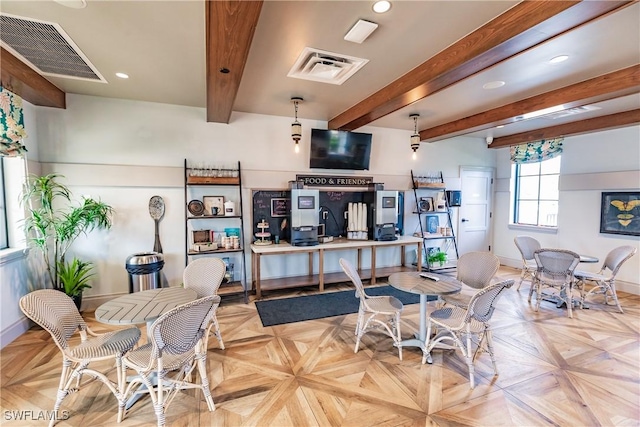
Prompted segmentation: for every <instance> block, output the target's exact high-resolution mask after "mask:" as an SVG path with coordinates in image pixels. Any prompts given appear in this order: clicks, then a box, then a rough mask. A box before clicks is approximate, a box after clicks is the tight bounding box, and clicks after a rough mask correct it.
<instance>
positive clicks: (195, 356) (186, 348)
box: [118, 295, 220, 427]
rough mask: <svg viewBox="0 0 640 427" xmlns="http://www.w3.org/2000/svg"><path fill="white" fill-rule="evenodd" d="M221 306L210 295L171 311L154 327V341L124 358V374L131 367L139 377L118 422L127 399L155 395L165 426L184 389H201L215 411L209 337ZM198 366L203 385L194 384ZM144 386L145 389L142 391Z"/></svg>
mask: <svg viewBox="0 0 640 427" xmlns="http://www.w3.org/2000/svg"><path fill="white" fill-rule="evenodd" d="M219 304H220V296H218V295H209V296H206V297H204V298H200V299H197V300H195V301H191V302H188V303H186V304H183V305H180V306H178V307H176V308H174V309H171V310H169V311H167V312H166V313H165V314H163V315H162V316H160V317H159V318H158V319H157V320H156V321H155V322H153V324H152V325H151V327H150V329H149V337H150V342H148V343H147V344H145V345H142V346H140V347H138V348H136V349H134V350H132V351H130V352H129V353H128V354H127V355H125V357H123V359H122V367H121V371H122V372H121V375H122V376H125V374H126V370H127V368H131V369H133V370H134V371H136V373H137V374H138V376H136V377H133V379H132V380H131V381H130V382H129V384H128V386H127V388H126V390H124V394H123V397H124V399H123V400H122V402H121V403H120V405H119V408H118V422H121V421H122V420H123V419H124V417H125V415H126V414H127V409H126V408H125V400H126V399H128V398H129V397H131V396H132V395H133V394H135V393H148V394H149V395H150V396H151V401H152V402H153V407H154V411H155V414H156V418H157V424H158V426H159V427H160V426H164V425H165V414H166V411H167V409H168V407H169V404H170V403H171V401H172V400H173V399H174V397H175V396H176V394H177V393H178V392H179V391H180V390H187V389H199V390H201V391H202V394H203V395H204V398H205V400H206V402H207V406H208V407H209V411H214V410H215V404H214V403H213V397H212V396H211V391H210V390H209V380H208V377H207V366H206V361H207V348H206V334H207V330H208V327H209V325H210V322H211V317H212V316H213V315H214V314H215V311H216V310H217V308H218V306H219ZM194 362H195V363H194ZM196 367H197V369H198V373H199V377H200V384H196V383H195V382H192V381H191V373H192V371H193V370H194V369H195V368H196ZM172 372H174V374H173V376H171V375H170V374H171V373H172ZM140 384H144V385H145V388H143V389H142V390H141V389H140V388H139V385H140Z"/></svg>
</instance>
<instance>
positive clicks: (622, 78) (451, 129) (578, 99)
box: [419, 65, 640, 142]
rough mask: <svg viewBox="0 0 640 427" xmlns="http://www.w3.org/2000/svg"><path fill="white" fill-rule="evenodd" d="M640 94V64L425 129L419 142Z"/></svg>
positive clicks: (421, 132) (450, 136)
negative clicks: (543, 113) (559, 107)
mask: <svg viewBox="0 0 640 427" xmlns="http://www.w3.org/2000/svg"><path fill="white" fill-rule="evenodd" d="M634 93H640V65H633V66H631V67H628V68H624V69H622V70H618V71H614V72H612V73H609V74H604V75H601V76H598V77H595V78H593V79H589V80H585V81H582V82H580V83H576V84H573V85H570V86H566V87H563V88H560V89H556V90H552V91H551V92H546V93H542V94H540V95H536V96H532V97H530V98H527V99H523V100H520V101H516V102H513V103H511V104H507V105H503V106H501V107H497V108H494V109H491V110H487V111H485V112H482V113H479V114H475V115H473V116H469V117H465V118H463V119H459V120H454V121H451V122H449V123H444V124H441V125H438V126H434V127H432V128H429V129H423V130H421V131H420V132H419V133H420V140H421V141H427V142H433V141H437V140H440V139H445V138H452V137H454V136H459V135H464V134H468V133H471V132H476V131H479V130H484V129H489V128H492V127H496V126H500V125H508V124H509V123H514V122H517V121H520V120H525V117H523V116H524V115H525V114H527V113H532V112H536V111H541V110H544V109H547V108H552V107H556V106H558V105H562V106H563V109H565V110H568V109H570V108H575V107H580V106H583V105H587V104H592V103H595V102H601V101H606V100H609V99H615V98H619V97H621V96H627V95H631V94H634Z"/></svg>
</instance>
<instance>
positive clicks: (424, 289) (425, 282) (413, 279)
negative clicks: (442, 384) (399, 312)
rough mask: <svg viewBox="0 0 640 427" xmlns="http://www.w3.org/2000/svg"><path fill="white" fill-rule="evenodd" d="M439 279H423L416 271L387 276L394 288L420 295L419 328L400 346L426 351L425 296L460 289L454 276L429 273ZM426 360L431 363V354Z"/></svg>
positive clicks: (449, 292) (426, 313)
mask: <svg viewBox="0 0 640 427" xmlns="http://www.w3.org/2000/svg"><path fill="white" fill-rule="evenodd" d="M429 274H430V275H432V276H435V277H437V278H438V279H439V280H438V281H435V280H430V279H425V278H424V277H422V276H420V273H419V272H417V271H408V272H403V273H393V274H392V275H391V276H389V284H390V285H391V286H393V287H394V288H396V289H398V290H400V291H404V292H409V293H412V294H418V295H420V330H419V331H418V332H417V333H416V334H415V338H413V339H410V340H404V341H402V342H401V343H400V345H401V346H402V347H420V349H421V350H422V352H423V353H426V352H427V346H426V342H427V317H428V316H429V313H428V311H427V297H428V296H429V295H432V296H441V295H451V294H457V293H458V292H460V290H461V289H462V282H460V281H459V280H457V279H456V278H455V277H451V276H447V275H444V274H437V273H429ZM427 362H428V363H432V359H431V355H430V354H428V355H427Z"/></svg>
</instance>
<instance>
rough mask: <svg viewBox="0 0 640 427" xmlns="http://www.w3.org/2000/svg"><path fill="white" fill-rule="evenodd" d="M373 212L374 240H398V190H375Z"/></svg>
mask: <svg viewBox="0 0 640 427" xmlns="http://www.w3.org/2000/svg"><path fill="white" fill-rule="evenodd" d="M374 195H375V196H374V197H375V200H374V203H373V208H372V209H373V212H372V213H373V214H372V215H371V219H372V224H370V225H369V230H372V234H373V235H372V236H371V238H372V239H373V240H398V237H397V236H396V222H397V220H398V192H397V191H392V190H375V191H374Z"/></svg>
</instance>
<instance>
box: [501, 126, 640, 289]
mask: <svg viewBox="0 0 640 427" xmlns="http://www.w3.org/2000/svg"><path fill="white" fill-rule="evenodd" d="M497 159H498V160H497V162H498V169H497V178H498V183H497V184H498V185H497V192H496V198H495V209H494V213H495V215H494V226H495V228H494V230H495V232H494V253H495V254H496V255H498V256H499V257H500V258H501V260H502V263H503V264H506V265H513V266H519V265H520V264H521V263H520V255H519V252H518V251H517V249H516V247H515V245H514V243H513V238H514V237H515V236H517V235H520V234H525V235H530V236H532V237H534V238H536V239H538V240H539V241H540V242H541V244H542V246H544V247H556V248H564V249H570V250H573V251H575V252H578V253H582V254H589V255H594V256H596V257H598V258H600V260H601V262H600V263H598V264H592V265H587V264H581V265H580V266H579V269H581V270H588V271H597V270H599V268H600V266H601V265H602V261H603V260H604V258H605V256H606V254H607V253H608V252H609V251H610V250H612V249H613V248H615V247H617V246H622V245H631V246H634V247H636V248H638V249H639V250H640V238H638V237H636V236H622V235H615V234H601V233H600V203H601V193H602V192H603V191H638V190H640V126H631V127H626V128H621V129H615V130H609V131H602V132H594V133H591V134H587V135H579V136H573V137H567V138H566V139H565V140H564V151H563V154H562V165H561V171H560V174H561V176H560V204H559V207H558V211H559V212H558V231H557V233H545V232H541V231H539V230H535V229H523V228H517V227H513V226H512V227H510V226H509V202H510V193H509V180H510V178H511V163H510V160H509V149H508V148H504V149H500V150H499V152H498V156H497ZM617 278H618V279H619V280H620V281H624V282H627V283H622V284H620V283H619V284H618V287H619V289H622V290H625V291H628V292H633V293H640V284H639V283H640V255H636V256H634V257H633V258H631V259H630V260H629V261H627V263H626V264H625V265H624V266H623V268H622V269H621V270H620V272H619V273H618V276H617Z"/></svg>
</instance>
